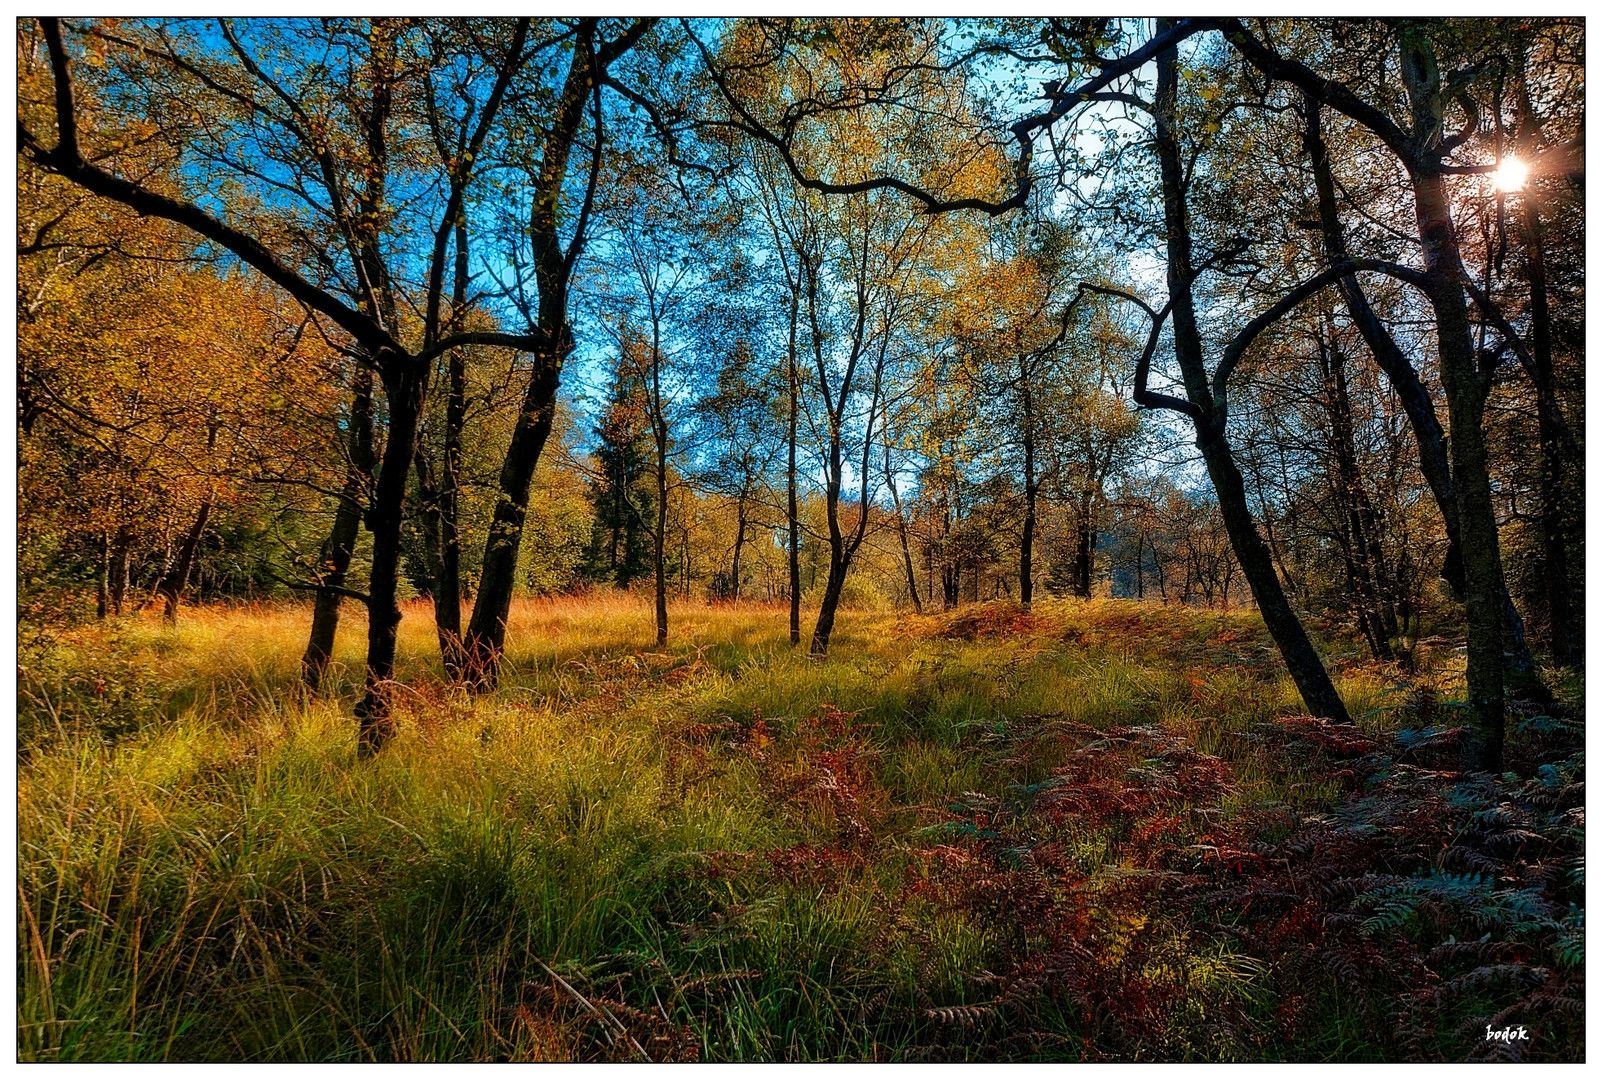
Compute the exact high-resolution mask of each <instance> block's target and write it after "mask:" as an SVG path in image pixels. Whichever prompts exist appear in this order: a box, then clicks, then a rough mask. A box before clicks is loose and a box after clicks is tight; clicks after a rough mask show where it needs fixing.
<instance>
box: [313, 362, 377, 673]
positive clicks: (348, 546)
mask: <svg viewBox="0 0 1602 1080" xmlns="http://www.w3.org/2000/svg"><path fill="white" fill-rule="evenodd" d="M346 446H347V454H348V458H349V460H348V463H347V465H346V468H345V485H344V487H343V488H342V489H341V491H340V494H339V505H338V506H336V507H335V508H334V523H333V526H332V527H331V528H330V529H329V532H328V537H327V539H325V540H324V541H323V546H322V550H321V551H320V552H319V553H318V557H317V580H318V583H319V584H322V585H327V586H330V588H326V589H319V590H318V592H317V597H316V599H315V600H314V601H313V603H312V621H311V633H310V635H309V636H308V639H307V641H306V652H305V654H304V655H302V657H301V660H300V672H301V678H302V679H303V680H304V681H305V683H306V685H307V686H309V687H310V688H311V689H313V690H316V689H317V688H318V687H319V686H321V685H322V681H323V672H324V671H325V670H326V669H327V667H328V658H329V657H330V656H331V655H333V651H334V636H335V634H336V633H337V632H338V630H339V603H340V600H341V598H342V594H341V593H340V592H338V591H336V590H339V589H343V588H344V586H345V576H346V574H347V573H348V572H349V571H350V560H351V556H352V554H353V553H354V552H355V550H356V537H357V534H358V533H359V532H360V531H361V526H362V493H363V491H364V490H365V489H366V487H367V485H368V484H369V483H370V482H371V477H372V472H373V373H372V372H371V371H369V370H368V369H367V368H358V369H357V371H356V380H355V393H354V394H353V395H352V397H351V406H350V422H349V433H348V436H347V442H346Z"/></svg>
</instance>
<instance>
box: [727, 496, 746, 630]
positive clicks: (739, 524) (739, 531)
mask: <svg viewBox="0 0 1602 1080" xmlns="http://www.w3.org/2000/svg"><path fill="white" fill-rule="evenodd" d="M744 550H745V496H744V495H741V496H740V502H739V505H738V506H737V507H736V508H735V525H734V561H733V565H731V566H730V567H729V576H730V581H729V599H730V600H731V601H732V602H734V603H736V604H738V603H739V602H740V554H741V552H742V551H744Z"/></svg>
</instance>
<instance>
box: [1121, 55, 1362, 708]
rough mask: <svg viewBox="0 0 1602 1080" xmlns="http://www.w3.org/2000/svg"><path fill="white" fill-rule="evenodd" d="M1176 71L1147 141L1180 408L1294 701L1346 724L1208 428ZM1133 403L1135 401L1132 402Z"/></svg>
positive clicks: (1237, 479) (1222, 447) (1165, 73)
mask: <svg viewBox="0 0 1602 1080" xmlns="http://www.w3.org/2000/svg"><path fill="white" fill-rule="evenodd" d="M1159 25H1162V24H1159ZM1178 68H1179V54H1178V50H1177V49H1175V48H1168V49H1165V50H1163V52H1161V53H1160V54H1159V55H1158V58H1157V96H1156V102H1155V106H1156V107H1155V109H1154V116H1155V119H1156V133H1155V134H1156V138H1155V140H1154V141H1155V143H1156V149H1157V160H1158V166H1159V169H1160V173H1161V178H1162V191H1163V216H1164V224H1165V226H1166V230H1167V245H1168V296H1169V301H1170V303H1171V304H1172V312H1173V320H1174V327H1173V335H1174V355H1175V358H1176V359H1177V360H1178V361H1179V366H1180V369H1181V372H1182V374H1183V377H1184V384H1185V393H1186V397H1187V398H1188V400H1189V406H1188V408H1189V409H1190V410H1192V411H1191V413H1190V415H1191V419H1192V422H1193V423H1194V425H1195V428H1196V445H1197V447H1198V448H1199V449H1200V450H1201V452H1202V457H1203V460H1204V461H1205V462H1206V465H1207V473H1208V476H1209V477H1210V478H1211V479H1212V482H1213V490H1214V491H1215V492H1216V493H1217V495H1218V505H1219V510H1220V512H1221V514H1222V516H1223V519H1224V528H1225V530H1226V531H1227V532H1228V534H1229V540H1230V544H1231V546H1232V547H1233V548H1234V551H1235V558H1236V559H1237V560H1238V561H1239V562H1240V566H1241V571H1242V573H1243V574H1244V575H1245V577H1246V583H1247V585H1248V586H1249V587H1250V588H1251V590H1252V597H1253V599H1255V600H1256V602H1257V609H1258V611H1259V612H1260V613H1261V614H1262V617H1263V623H1264V625H1265V626H1266V627H1267V628H1268V632H1269V634H1270V635H1271V636H1272V637H1273V639H1274V643H1275V644H1276V645H1278V646H1279V651H1280V656H1281V657H1282V658H1283V659H1284V661H1285V666H1286V668H1287V669H1288V670H1289V671H1290V675H1291V679H1292V680H1293V681H1294V682H1295V683H1296V688H1297V689H1298V690H1299V691H1301V695H1302V700H1303V701H1304V702H1305V703H1306V705H1307V708H1308V709H1309V710H1310V711H1311V712H1313V713H1315V714H1317V715H1319V716H1325V717H1328V718H1330V719H1332V720H1336V721H1340V722H1348V721H1349V720H1350V718H1349V717H1348V715H1347V712H1346V706H1345V705H1344V704H1343V703H1342V702H1341V699H1340V695H1339V694H1338V693H1337V692H1336V690H1335V684H1334V683H1333V682H1332V681H1331V680H1330V677H1329V673H1328V672H1327V671H1325V670H1324V664H1323V662H1322V661H1321V660H1320V659H1319V656H1318V651H1317V650H1316V649H1314V648H1313V644H1312V642H1311V641H1310V640H1309V639H1308V637H1307V631H1306V630H1305V629H1303V627H1302V624H1301V621H1300V620H1298V619H1297V617H1296V613H1295V612H1294V611H1293V610H1291V606H1290V602H1289V601H1288V600H1287V599H1286V597H1285V590H1284V588H1283V587H1282V586H1281V585H1280V580H1279V574H1278V573H1276V572H1275V570H1274V563H1273V559H1272V557H1271V556H1270V555H1269V552H1268V547H1267V546H1266V545H1265V544H1264V543H1263V540H1262V537H1261V536H1259V535H1258V533H1257V526H1256V524H1255V522H1254V521H1253V520H1252V513H1251V507H1250V504H1249V503H1248V502H1247V500H1246V482H1245V480H1244V478H1243V477H1242V476H1241V473H1240V469H1239V467H1238V466H1237V465H1236V464H1235V459H1234V455H1233V453H1232V452H1231V450H1230V446H1229V442H1228V440H1227V439H1226V438H1225V436H1224V433H1223V431H1222V430H1221V427H1222V424H1221V423H1219V422H1217V421H1215V415H1216V414H1215V410H1214V405H1215V403H1214V402H1213V398H1212V390H1211V386H1210V383H1209V379H1208V377H1207V368H1206V361H1205V358H1204V354H1203V350H1202V342H1201V334H1200V331H1199V330H1198V328H1197V324H1196V311H1195V302H1194V300H1193V298H1192V293H1191V288H1192V283H1193V281H1194V277H1195V275H1194V272H1193V270H1192V262H1191V240H1190V222H1189V220H1188V214H1187V209H1186V204H1185V169H1184V164H1183V161H1182V159H1181V153H1180V148H1179V141H1178V137H1177V135H1176V128H1175V107H1176V102H1177V92H1178V82H1179V76H1178ZM1141 375H1142V378H1141V379H1139V380H1137V381H1138V382H1139V383H1140V386H1139V393H1140V394H1142V395H1144V394H1145V387H1144V378H1143V376H1144V371H1142V372H1141ZM1136 400H1137V401H1139V400H1140V399H1139V397H1137V399H1136Z"/></svg>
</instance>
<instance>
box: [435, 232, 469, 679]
mask: <svg viewBox="0 0 1602 1080" xmlns="http://www.w3.org/2000/svg"><path fill="white" fill-rule="evenodd" d="M466 307H467V223H466V219H465V218H463V219H462V220H461V221H459V222H458V223H457V226H456V275H455V281H454V282H453V284H452V288H451V319H452V321H453V323H456V324H459V323H460V321H461V318H462V315H463V314H464V312H465V309H466ZM446 379H447V380H448V381H447V386H446V398H445V460H444V463H443V467H442V468H441V469H440V477H439V500H438V505H439V515H438V518H439V578H438V580H437V581H436V582H435V586H434V626H435V629H436V630H437V631H438V633H439V651H440V659H441V661H442V662H443V663H444V665H445V674H446V677H447V678H449V679H450V680H451V681H452V682H460V681H461V679H462V532H461V498H460V491H461V485H462V428H463V425H464V424H465V423H466V418H467V358H466V357H465V356H464V355H463V352H462V350H461V349H452V350H451V352H450V358H449V360H448V361H447V369H446Z"/></svg>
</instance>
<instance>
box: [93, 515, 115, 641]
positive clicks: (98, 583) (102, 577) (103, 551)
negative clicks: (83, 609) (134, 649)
mask: <svg viewBox="0 0 1602 1080" xmlns="http://www.w3.org/2000/svg"><path fill="white" fill-rule="evenodd" d="M110 613H111V534H110V533H108V532H106V531H105V530H104V529H102V530H101V532H100V569H99V573H98V574H96V576H95V618H97V619H104V618H105V617H106V616H107V615H109V614H110Z"/></svg>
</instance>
